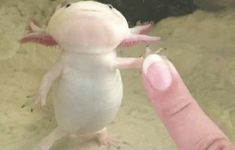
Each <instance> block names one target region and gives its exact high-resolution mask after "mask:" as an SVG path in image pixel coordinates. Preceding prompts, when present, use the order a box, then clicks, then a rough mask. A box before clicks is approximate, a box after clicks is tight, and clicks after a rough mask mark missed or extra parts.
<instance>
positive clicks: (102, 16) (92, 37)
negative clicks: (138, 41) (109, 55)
mask: <svg viewBox="0 0 235 150" xmlns="http://www.w3.org/2000/svg"><path fill="white" fill-rule="evenodd" d="M47 32H48V33H49V34H50V35H51V36H52V37H53V38H54V40H55V41H56V42H57V43H58V44H59V45H60V46H61V47H62V48H63V49H65V50H66V51H73V52H81V53H103V52H107V51H111V50H113V49H115V48H116V47H117V46H118V45H119V44H120V43H121V42H122V40H123V39H124V38H125V37H126V36H128V35H129V33H130V30H129V28H128V23H127V21H126V19H125V17H124V16H123V15H122V14H121V13H120V12H119V11H118V10H116V9H115V8H113V7H112V6H111V5H107V4H102V3H99V2H95V1H81V2H76V3H71V4H67V5H65V6H63V7H61V8H59V9H58V10H56V12H55V13H54V14H53V16H52V17H51V19H50V21H49V24H48V27H47Z"/></svg>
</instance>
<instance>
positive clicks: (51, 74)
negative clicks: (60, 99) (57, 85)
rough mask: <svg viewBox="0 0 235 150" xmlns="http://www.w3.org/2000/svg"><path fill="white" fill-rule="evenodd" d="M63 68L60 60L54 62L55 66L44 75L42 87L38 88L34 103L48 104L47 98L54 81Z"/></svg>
mask: <svg viewBox="0 0 235 150" xmlns="http://www.w3.org/2000/svg"><path fill="white" fill-rule="evenodd" d="M62 69H63V65H62V64H61V63H60V62H57V63H56V64H54V66H53V67H52V68H51V69H50V70H49V71H48V72H47V73H46V74H45V75H44V76H43V79H42V81H41V85H40V88H39V90H38V94H37V96H36V98H35V102H34V105H38V104H39V105H40V106H44V105H46V99H47V95H48V92H49V91H50V88H51V86H52V84H53V83H54V81H55V80H56V79H57V78H58V77H59V76H60V74H61V72H62Z"/></svg>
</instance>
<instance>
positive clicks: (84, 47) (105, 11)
mask: <svg viewBox="0 0 235 150" xmlns="http://www.w3.org/2000/svg"><path fill="white" fill-rule="evenodd" d="M80 4H81V5H80ZM65 18H66V20H65ZM79 19H80V20H79ZM150 26H151V24H145V25H139V26H136V27H134V28H128V24H127V21H126V19H125V18H124V17H123V16H122V15H121V13H120V12H119V11H117V10H116V9H114V8H112V9H111V10H110V8H109V7H108V5H104V4H101V3H98V2H94V1H84V2H77V3H73V4H72V6H71V7H70V8H69V9H67V8H66V7H64V6H63V7H61V6H59V7H58V8H57V9H56V12H55V13H54V15H53V16H52V17H51V19H50V21H49V24H48V27H47V28H46V29H43V28H40V27H38V26H37V25H35V23H31V24H30V25H29V28H28V30H29V33H28V34H27V35H26V36H24V37H23V38H22V39H21V40H20V42H21V43H27V42H34V43H39V44H42V45H45V46H56V45H59V46H60V48H62V49H63V50H64V54H65V53H70V54H71V53H72V54H73V53H74V54H75V55H83V54H85V55H91V56H94V57H96V55H99V54H106V53H110V52H111V53H113V54H116V51H115V49H116V48H117V47H129V46H132V45H136V44H139V43H140V44H146V45H148V44H151V43H158V42H159V41H160V38H159V37H154V36H147V35H144V34H143V33H146V32H147V31H148V30H149V28H150ZM62 55H63V54H62ZM114 59H115V60H114V62H115V64H114V68H113V69H128V68H141V67H142V63H143V58H141V57H140V58H122V57H117V58H114ZM111 62H113V61H111ZM64 65H65V64H63V62H61V61H58V62H57V63H56V64H55V65H54V66H53V67H52V68H51V69H50V70H49V71H48V72H47V73H46V74H45V75H44V77H43V79H42V81H41V86H40V88H39V91H38V94H37V96H36V100H35V105H36V104H39V105H41V106H44V105H46V99H47V95H48V92H49V91H50V88H51V86H52V84H53V83H54V81H55V80H56V79H57V78H58V77H59V76H60V75H61V72H62V70H63V67H64ZM84 65H85V64H84ZM75 66H76V64H75ZM74 115H75V114H74ZM68 134H70V133H68V132H66V131H64V130H63V129H61V128H59V127H57V128H56V129H54V130H53V131H52V132H51V133H50V134H49V135H48V136H47V137H45V138H44V139H42V141H41V142H40V143H39V144H38V146H37V147H36V149H35V150H48V149H50V147H51V146H52V145H53V143H54V142H55V141H56V140H58V139H60V138H62V137H64V136H67V135H68ZM95 134H96V136H97V137H98V140H99V142H100V143H101V144H105V145H108V146H110V145H112V144H113V143H114V142H113V140H112V138H111V137H110V136H109V135H108V132H107V129H106V128H104V129H102V130H100V131H98V132H97V133H95Z"/></svg>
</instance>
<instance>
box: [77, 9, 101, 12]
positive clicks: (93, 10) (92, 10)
mask: <svg viewBox="0 0 235 150" xmlns="http://www.w3.org/2000/svg"><path fill="white" fill-rule="evenodd" d="M80 10H81V11H91V12H101V11H99V10H95V9H80Z"/></svg>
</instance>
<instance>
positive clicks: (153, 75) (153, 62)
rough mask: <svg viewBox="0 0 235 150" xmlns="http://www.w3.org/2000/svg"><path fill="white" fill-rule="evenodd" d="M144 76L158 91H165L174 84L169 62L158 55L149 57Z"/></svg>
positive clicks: (146, 61)
mask: <svg viewBox="0 0 235 150" xmlns="http://www.w3.org/2000/svg"><path fill="white" fill-rule="evenodd" d="M143 74H144V77H145V78H146V79H147V81H148V82H149V84H150V85H151V86H152V88H154V89H155V90H156V91H165V90H166V89H168V87H170V85H171V83H172V75H171V71H170V68H169V66H168V64H167V62H166V61H165V60H164V59H163V58H162V57H161V56H160V55H157V54H152V55H149V56H148V57H147V58H146V59H145V61H144V64H143Z"/></svg>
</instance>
